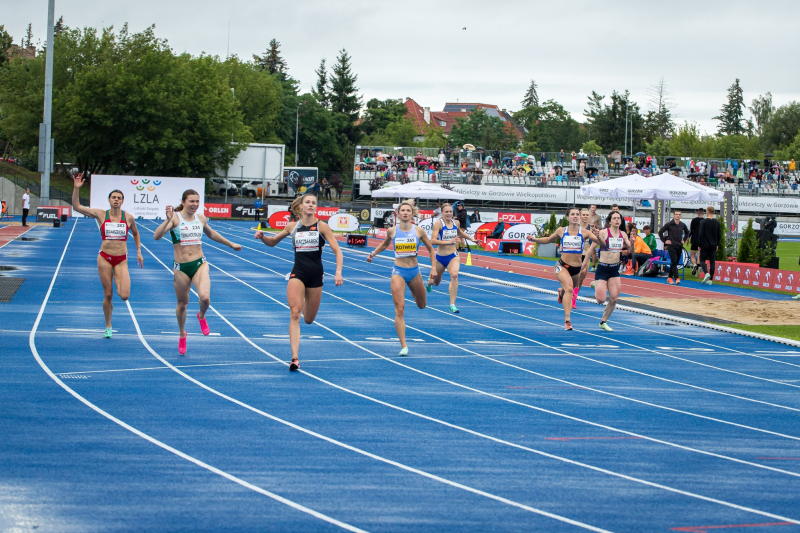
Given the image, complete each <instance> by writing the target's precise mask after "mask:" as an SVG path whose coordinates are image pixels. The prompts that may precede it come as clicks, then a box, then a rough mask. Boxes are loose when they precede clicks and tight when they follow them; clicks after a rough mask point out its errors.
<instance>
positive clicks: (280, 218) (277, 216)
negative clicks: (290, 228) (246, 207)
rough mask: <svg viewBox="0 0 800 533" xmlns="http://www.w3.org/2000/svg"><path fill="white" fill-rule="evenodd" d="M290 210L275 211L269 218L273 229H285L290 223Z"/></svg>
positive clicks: (268, 222)
mask: <svg viewBox="0 0 800 533" xmlns="http://www.w3.org/2000/svg"><path fill="white" fill-rule="evenodd" d="M289 215H290V213H289V211H275V212H274V213H272V214H271V215H270V216H269V218H268V219H267V224H269V227H270V228H272V229H283V228H285V227H286V225H287V224H288V223H289V218H290V217H289Z"/></svg>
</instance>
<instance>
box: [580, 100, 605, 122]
mask: <svg viewBox="0 0 800 533" xmlns="http://www.w3.org/2000/svg"><path fill="white" fill-rule="evenodd" d="M603 98H605V96H603V95H602V94H597V92H595V91H592V94H590V95H589V100H587V102H586V105H587V106H588V107H589V109H584V110H583V115H584V116H585V117H586V125H587V126H589V129H590V130H591V127H592V125H593V124H594V122H595V120H597V117H598V116H600V113H602V112H603Z"/></svg>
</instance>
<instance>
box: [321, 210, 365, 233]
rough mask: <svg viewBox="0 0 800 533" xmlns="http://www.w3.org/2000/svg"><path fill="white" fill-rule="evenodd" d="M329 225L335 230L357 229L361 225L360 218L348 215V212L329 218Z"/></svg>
mask: <svg viewBox="0 0 800 533" xmlns="http://www.w3.org/2000/svg"><path fill="white" fill-rule="evenodd" d="M328 225H329V226H330V227H331V229H332V230H333V231H346V232H350V231H356V230H357V229H358V228H359V226H360V224H359V223H358V219H357V218H356V217H354V216H353V215H348V214H347V213H343V214H338V215H333V216H332V217H331V218H329V219H328Z"/></svg>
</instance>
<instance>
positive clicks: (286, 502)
mask: <svg viewBox="0 0 800 533" xmlns="http://www.w3.org/2000/svg"><path fill="white" fill-rule="evenodd" d="M77 226H78V221H77V220H76V221H75V224H74V225H73V226H72V231H71V232H70V234H69V238H68V239H67V244H66V245H65V246H64V251H63V252H62V253H61V259H59V260H58V266H56V271H55V272H54V273H53V279H52V280H51V281H50V287H49V288H48V289H47V294H45V296H44V301H42V306H41V308H40V309H39V314H38V315H37V316H36V321H35V322H34V324H33V328H32V329H31V333H30V338H29V340H28V343H29V345H30V348H31V353H32V354H33V357H34V358H35V359H36V362H37V363H39V366H40V367H42V370H44V371H45V373H46V374H47V375H48V376H50V379H52V380H53V381H55V382H56V383H57V384H58V385H59V386H60V387H61V388H62V389H64V390H65V391H67V392H68V393H69V394H71V395H72V396H73V397H74V398H76V399H77V400H79V401H80V402H81V403H83V404H84V405H86V406H87V407H89V408H90V409H92V410H93V411H95V412H96V413H98V414H100V415H102V416H104V417H105V418H107V419H108V420H111V421H112V422H114V423H115V424H117V425H119V426H120V427H123V428H125V429H127V430H128V431H130V432H131V433H133V434H135V435H137V436H139V437H141V438H142V439H144V440H146V441H148V442H150V443H152V444H155V445H156V446H158V447H159V448H162V449H164V450H166V451H168V452H170V453H172V454H175V455H177V456H178V457H180V458H182V459H185V460H187V461H189V462H190V463H193V464H195V465H197V466H199V467H201V468H204V469H206V470H208V471H209V472H213V473H214V474H217V475H218V476H222V477H224V478H225V479H228V480H230V481H233V482H234V483H237V484H239V485H241V486H243V487H245V488H248V489H250V490H252V491H254V492H258V493H259V494H263V495H264V496H267V497H268V498H272V499H273V500H275V501H277V502H280V503H282V504H284V505H287V506H289V507H291V508H293V509H296V510H298V511H301V512H303V513H306V514H309V515H311V516H313V517H315V518H318V519H320V520H323V521H325V522H328V523H329V524H333V525H335V526H338V527H340V528H342V529H345V530H347V531H353V532H355V533H366V532H365V531H364V530H363V529H359V528H357V527H355V526H351V525H350V524H346V523H344V522H341V521H339V520H336V519H335V518H331V517H330V516H327V515H324V514H322V513H320V512H318V511H315V510H313V509H310V508H308V507H305V506H303V505H300V504H299V503H295V502H293V501H291V500H288V499H286V498H284V497H283V496H279V495H277V494H275V493H273V492H270V491H268V490H265V489H262V488H261V487H259V486H257V485H253V484H252V483H248V482H247V481H245V480H243V479H241V478H238V477H236V476H234V475H232V474H229V473H227V472H225V471H223V470H220V469H219V468H217V467H215V466H211V465H210V464H208V463H205V462H203V461H201V460H199V459H196V458H194V457H192V456H191V455H189V454H186V453H184V452H182V451H180V450H178V449H177V448H173V447H172V446H170V445H168V444H165V443H164V442H161V441H160V440H158V439H155V438H153V437H151V436H150V435H148V434H147V433H144V432H143V431H140V430H138V429H136V428H135V427H133V426H131V425H130V424H127V423H125V422H123V421H122V420H120V419H118V418H116V417H115V416H113V415H111V414H110V413H108V412H106V411H104V410H103V409H101V408H100V407H98V406H97V405H95V404H93V403H92V402H90V401H89V400H87V399H86V398H84V397H83V396H81V395H80V394H78V393H77V392H75V391H74V390H72V389H71V388H70V387H69V386H67V384H66V383H64V382H63V381H61V379H60V378H59V377H58V376H56V375H55V374H54V373H53V371H52V370H50V367H48V366H47V364H45V362H44V361H43V360H42V358H41V357H40V356H39V351H38V350H37V349H36V330H37V329H39V323H40V322H41V321H42V315H44V310H45V307H47V301H48V300H49V299H50V293H52V291H53V286H54V285H55V283H56V277H57V276H58V272H59V270H61V264H62V262H63V261H64V256H66V254H67V248H68V247H69V243H70V241H71V240H72V235H73V233H75V228H76V227H77ZM128 305H129V306H130V304H128Z"/></svg>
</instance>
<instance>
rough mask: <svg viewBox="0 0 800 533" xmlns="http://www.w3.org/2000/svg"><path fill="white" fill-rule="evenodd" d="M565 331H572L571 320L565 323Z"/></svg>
mask: <svg viewBox="0 0 800 533" xmlns="http://www.w3.org/2000/svg"><path fill="white" fill-rule="evenodd" d="M564 329H565V330H567V331H572V322H571V321H570V320H565V321H564Z"/></svg>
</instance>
